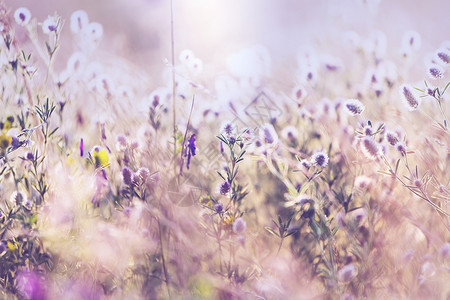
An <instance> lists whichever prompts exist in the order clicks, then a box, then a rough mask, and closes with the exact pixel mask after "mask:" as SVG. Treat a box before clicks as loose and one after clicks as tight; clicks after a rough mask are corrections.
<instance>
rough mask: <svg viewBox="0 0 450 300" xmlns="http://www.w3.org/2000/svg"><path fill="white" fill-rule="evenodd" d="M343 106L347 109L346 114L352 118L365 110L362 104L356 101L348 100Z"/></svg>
mask: <svg viewBox="0 0 450 300" xmlns="http://www.w3.org/2000/svg"><path fill="white" fill-rule="evenodd" d="M344 105H345V107H346V108H347V111H348V113H349V114H351V115H353V116H356V115H360V114H361V113H362V112H363V111H364V109H365V108H366V107H365V106H364V104H362V103H361V101H359V100H357V99H349V100H347V101H345V103H344Z"/></svg>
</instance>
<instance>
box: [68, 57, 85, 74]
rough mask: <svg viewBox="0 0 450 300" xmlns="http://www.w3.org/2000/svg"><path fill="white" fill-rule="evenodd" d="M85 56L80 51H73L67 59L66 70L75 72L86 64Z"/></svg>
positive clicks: (71, 72)
mask: <svg viewBox="0 0 450 300" xmlns="http://www.w3.org/2000/svg"><path fill="white" fill-rule="evenodd" d="M86 60H87V59H86V56H85V55H84V54H83V53H82V52H75V53H74V54H72V56H71V57H70V58H69V60H68V61H67V71H68V72H69V73H70V74H75V73H76V72H78V71H80V69H81V68H82V67H83V66H84V65H85V64H86Z"/></svg>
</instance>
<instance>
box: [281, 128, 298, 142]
mask: <svg viewBox="0 0 450 300" xmlns="http://www.w3.org/2000/svg"><path fill="white" fill-rule="evenodd" d="M281 136H282V137H283V138H285V139H286V140H288V141H291V142H293V141H295V139H296V138H297V136H298V130H297V129H296V128H295V127H294V126H286V127H285V128H284V129H283V130H282V131H281Z"/></svg>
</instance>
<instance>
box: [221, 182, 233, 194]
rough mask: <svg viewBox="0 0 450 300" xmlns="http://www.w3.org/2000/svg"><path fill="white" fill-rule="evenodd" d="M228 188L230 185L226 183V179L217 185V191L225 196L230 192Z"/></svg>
mask: <svg viewBox="0 0 450 300" xmlns="http://www.w3.org/2000/svg"><path fill="white" fill-rule="evenodd" d="M230 189H231V185H230V184H229V183H228V181H224V182H222V183H221V184H220V186H219V192H220V194H221V195H224V196H226V195H227V194H228V193H229V192H230Z"/></svg>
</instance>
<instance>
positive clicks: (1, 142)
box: [0, 131, 12, 152]
mask: <svg viewBox="0 0 450 300" xmlns="http://www.w3.org/2000/svg"><path fill="white" fill-rule="evenodd" d="M11 142H12V137H11V136H9V135H6V131H4V132H3V134H2V135H0V152H3V151H4V150H6V149H7V148H8V147H9V146H10V145H11Z"/></svg>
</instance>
